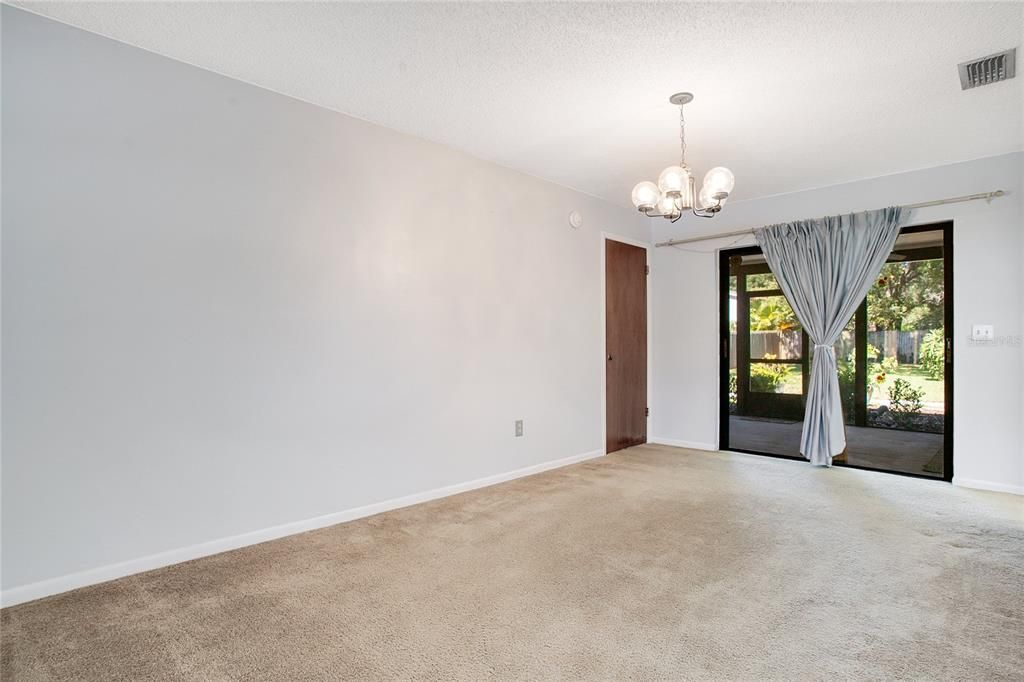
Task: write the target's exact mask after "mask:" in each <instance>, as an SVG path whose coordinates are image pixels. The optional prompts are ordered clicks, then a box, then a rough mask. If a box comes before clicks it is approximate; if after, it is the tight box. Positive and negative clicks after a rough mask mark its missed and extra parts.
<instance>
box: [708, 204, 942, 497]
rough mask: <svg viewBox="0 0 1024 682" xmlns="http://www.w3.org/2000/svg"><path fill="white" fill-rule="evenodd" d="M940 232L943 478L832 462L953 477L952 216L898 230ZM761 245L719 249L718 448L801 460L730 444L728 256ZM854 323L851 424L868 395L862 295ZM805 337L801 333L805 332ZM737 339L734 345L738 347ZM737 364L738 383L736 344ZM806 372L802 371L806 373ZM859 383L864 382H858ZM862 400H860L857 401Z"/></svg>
mask: <svg viewBox="0 0 1024 682" xmlns="http://www.w3.org/2000/svg"><path fill="white" fill-rule="evenodd" d="M938 231H941V232H942V257H943V273H942V276H943V334H944V336H945V350H946V357H945V360H946V367H945V372H944V393H943V399H944V401H945V406H944V409H945V414H944V419H945V423H944V427H943V434H942V438H943V466H942V478H941V479H939V478H937V477H935V476H927V475H925V474H915V473H909V472H904V471H891V470H887V469H876V468H872V467H865V466H859V465H856V464H847V463H842V462H836V463H835V464H834V466H843V467H848V468H850V469H864V470H866V471H881V472H883V473H888V474H896V475H898V476H909V477H912V478H923V479H927V480H929V481H937V480H944V481H947V482H948V481H952V480H953V411H954V405H953V360H954V346H955V338H954V334H953V221H951V220H950V221H942V222H937V223H928V224H924V225H913V226H910V227H904V228H903V229H902V230H900V234H901V235H904V234H913V233H916V232H938ZM761 253H762V251H761V249H760V247H757V246H743V247H739V248H734V249H722V250H720V251H719V252H718V280H719V281H718V287H719V288H718V297H719V311H718V329H719V352H720V358H719V376H718V382H719V391H718V394H719V396H718V397H719V401H718V404H719V407H718V414H719V420H718V448H719V450H729V451H732V452H743V453H747V454H751V455H763V456H765V457H777V458H780V459H792V460H798V461H806V460H805V459H804V458H803V457H802V456H800V454H799V453H797V454H795V455H780V454H777V453H771V452H759V451H756V450H745V449H742V448H734V447H729V416H730V415H729V355H730V347H729V337H730V330H729V276H730V269H731V268H730V261H731V259H732V258H735V257H742V256H751V255H755V254H761ZM739 308H740V306H739V305H738V304H737V317H740V315H739V312H740V311H739ZM855 318H856V325H855V332H854V333H855V334H856V336H857V337H858V338H857V342H856V344H855V347H856V348H857V349H858V350H857V354H856V357H855V366H856V372H857V377H856V384H857V388H856V389H855V390H856V391H857V394H856V396H855V400H854V402H855V404H856V408H855V409H856V413H855V414H854V415H853V418H854V423H855V424H858V425H864V424H865V423H866V410H867V400H866V395H865V394H864V391H865V390H866V385H867V384H866V379H867V376H866V365H867V357H866V348H867V344H866V338H867V300H866V299H865V301H864V302H862V303H861V305H860V306H858V308H857V312H856V313H855ZM739 331H740V324H739V320H737V339H739V336H740V335H739ZM804 335H805V336H806V334H804ZM739 345H740V344H739V342H738V341H737V346H739ZM736 365H737V372H736V374H737V383H738V382H739V376H740V374H742V373H741V372H740V371H739V365H740V357H739V350H738V349H737V357H736ZM806 373H807V372H806V371H805V375H806ZM806 382H807V376H805V377H804V383H805V389H804V390H805V392H806ZM862 384H863V385H862ZM861 403H863V405H862V404H861Z"/></svg>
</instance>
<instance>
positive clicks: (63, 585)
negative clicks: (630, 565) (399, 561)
mask: <svg viewBox="0 0 1024 682" xmlns="http://www.w3.org/2000/svg"><path fill="white" fill-rule="evenodd" d="M602 455H604V450H594V451H592V452H585V453H583V454H582V455H573V456H572V457H563V458H562V459H556V460H552V461H550V462H542V463H540V464H534V465H532V466H528V467H523V468H522V469H516V470H515V471H508V472H506V473H503V474H495V475H494V476H486V477H484V478H478V479H476V480H473V481H467V482H465V483H456V484H454V485H449V486H445V487H443V488H435V489H434V490H428V491H426V492H422V493H414V494H412V495H406V496H405V497H398V498H395V499H391V500H385V501H384V502H377V503H374V504H368V505H366V506H363V507H356V508H354V509H347V510H345V511H340V512H335V513H333V514H325V515H323V516H317V517H314V518H311V519H305V520H303V521H293V522H291V523H284V524H281V525H279V526H271V527H270V528H264V529H262V530H256V531H251V532H249V533H242V534H241V535H233V536H231V537H226V538H220V539H219V540H210V541H209V542H201V543H199V544H197V545H190V546H188V547H181V548H179V549H172V550H169V551H166V552H160V553H158V554H150V555H148V556H143V557H139V558H137V559H129V560H128V561H122V562H119V563H116V564H108V565H106V566H100V567H98V568H90V569H88V570H85V571H80V572H78V573H71V574H69V575H64V576H60V577H58V578H50V579H49V580H40V581H39V582H35V583H29V584H28V585H22V586H20V587H12V588H10V589H7V590H4V591H3V592H0V606H4V607H6V606H14V605H15V604H22V603H24V602H27V601H32V600H34V599H41V598H43V597H49V596H52V595H55V594H60V593H61V592H67V591H69V590H74V589H78V588H79V587H86V586H88V585H95V584H97V583H104V582H107V581H109V580H116V579H117V578H123V577H125V576H129V575H134V574H136V573H143V572H145V571H152V570H153V569H156V568H163V567H164V566H170V565H172V564H178V563H181V562H183V561H191V560H192V559H199V558H201V557H204V556H210V555H211V554H220V553H221V552H227V551H230V550H232V549H238V548H240V547H247V546H249V545H255V544H259V543H261V542H267V541H269V540H276V539H278V538H282V537H285V536H287V535H295V534H296V533H304V532H306V531H309V530H315V529H317V528H325V527H327V526H333V525H336V524H339V523H345V522H346V521H354V520H355V519H361V518H364V517H367V516H373V515H375V514H380V513H382V512H386V511H391V510H392V509H400V508H402V507H409V506H412V505H414V504H420V503H421V502H429V501H431V500H436V499H439V498H442V497H448V496H450V495H456V494H458V493H464V492H467V491H469V490H476V489H477V488H486V487H487V486H491V485H495V484H497V483H503V482H505V481H511V480H513V479H516V478H522V477H524V476H531V475H533V474H539V473H541V472H542V471H548V470H549V469H558V468H560V467H564V466H569V465H570V464H576V463H578V462H582V461H585V460H588V459H593V458H595V457H601V456H602Z"/></svg>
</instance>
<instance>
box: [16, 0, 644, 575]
mask: <svg viewBox="0 0 1024 682" xmlns="http://www.w3.org/2000/svg"><path fill="white" fill-rule="evenodd" d="M2 11H3V112H2V113H3V131H2V132H3V143H4V144H3V180H4V183H3V196H2V199H3V212H2V219H3V263H2V267H3V282H2V284H3V338H2V343H3V346H2V347H3V368H2V369H3V396H2V399H3V407H4V410H3V423H2V426H3V438H2V447H3V459H2V467H3V477H2V516H3V525H2V539H3V558H2V572H3V576H2V586H3V588H4V590H5V593H7V594H10V590H11V589H12V588H19V587H23V586H25V585H27V584H35V583H37V582H38V581H45V580H47V579H52V578H58V577H60V576H67V575H68V574H74V573H77V572H81V571H87V572H88V571H89V570H91V569H95V568H96V567H102V566H108V565H110V564H112V563H115V562H122V561H132V560H135V559H138V558H139V557H144V556H147V555H153V554H156V553H160V552H165V551H168V550H175V549H177V548H183V547H189V546H192V545H195V544H196V543H203V542H207V541H216V540H217V539H219V538H224V537H227V536H234V535H237V534H241V533H247V532H251V531H258V530H260V529H265V528H268V527H272V526H275V525H278V524H286V523H290V522H295V521H300V520H303V519H309V518H312V517H317V516H319V515H324V514H331V513H334V512H339V511H341V510H346V509H351V508H355V507H360V506H362V505H368V504H372V503H377V502H380V501H382V500H388V499H391V498H396V497H400V496H405V495H410V494H414V493H419V492H422V491H427V490H431V489H434V488H438V487H440V486H447V485H451V484H457V483H460V482H464V481H469V480H473V479H477V478H480V477H487V476H491V475H495V474H501V473H503V472H508V471H511V470H516V469H519V468H522V467H528V466H531V465H537V464H539V463H543V462H548V461H551V460H556V459H559V458H564V457H567V456H574V455H582V454H585V453H598V452H603V447H604V443H603V435H602V414H603V404H602V402H601V395H602V386H603V382H604V359H603V354H602V350H603V339H604V336H603V335H604V330H603V327H602V323H601V315H602V306H603V294H602V291H601V288H600V286H601V285H600V270H599V264H600V255H601V246H602V242H601V237H600V233H601V231H608V232H613V233H618V234H622V235H624V236H626V237H631V238H634V239H641V240H644V241H646V240H647V237H648V235H649V233H648V227H647V225H646V224H645V221H644V219H641V218H639V217H638V216H637V215H636V214H635V212H633V211H630V210H627V209H625V208H620V207H615V206H612V205H610V204H607V203H605V202H602V201H599V200H597V199H594V198H591V197H588V196H584V195H581V194H579V193H577V192H574V191H571V190H568V189H565V188H562V187H558V186H555V185H552V184H549V183H546V182H543V181H540V180H537V179H535V178H532V177H528V176H525V175H522V174H519V173H516V172H513V171H510V170H507V169H504V168H500V167H498V166H495V165H492V164H489V163H486V162H483V161H479V160H476V159H473V158H470V157H468V156H465V155H463V154H460V153H457V152H455V151H451V150H449V149H446V148H443V147H440V146H438V145H434V144H431V143H428V142H425V141H422V140H417V139H414V138H410V137H407V136H404V135H401V134H398V133H396V132H393V131H390V130H386V129H383V128H380V127H377V126H374V125H370V124H368V123H364V122H361V121H358V120H355V119H352V118H348V117H346V116H343V115H340V114H337V113H333V112H330V111H326V110H323V109H319V108H316V107H314V106H311V105H308V104H304V103H302V102H299V101H296V100H293V99H289V98H286V97H282V96H280V95H277V94H273V93H271V92H267V91H265V90H261V89H259V88H256V87H252V86H249V85H246V84H243V83H240V82H237V81H233V80H230V79H227V78H224V77H221V76H217V75H215V74H212V73H209V72H205V71H202V70H199V69H196V68H193V67H190V66H187V65H185V64H181V63H178V62H174V61H172V60H169V59H165V58H162V57H159V56H156V55H153V54H150V53H147V52H144V51H141V50H138V49H135V48H132V47H128V46H126V45H123V44H119V43H116V42H113V41H109V40H106V39H103V38H100V37H98V36H95V35H92V34H88V33H85V32H82V31H79V30H77V29H73V28H70V27H67V26H63V25H60V24H56V23H53V22H50V21H48V20H45V19H42V18H39V17H35V16H33V15H29V14H26V13H24V12H22V11H19V10H15V9H12V8H10V7H6V6H5V7H3V10H2ZM571 210H578V211H580V213H582V215H583V217H584V219H585V225H584V227H583V228H582V229H580V230H572V229H571V228H570V227H569V226H568V221H567V216H568V214H569V212H570V211H571ZM519 418H521V419H525V432H526V435H525V437H523V438H518V439H517V438H513V422H514V420H515V419H519ZM187 555H188V553H187V552H186V553H185V554H182V553H178V554H173V553H172V554H171V555H161V556H165V558H167V559H168V560H171V559H174V558H184V557H186V556H187ZM162 561H163V560H162V559H161V560H159V561H156V563H160V562H162ZM152 563H154V562H150V564H146V563H145V562H143V563H134V564H130V565H126V566H122V567H121V568H119V569H117V570H113V571H107V572H105V573H104V572H103V571H99V572H93V573H87V574H85V577H84V578H82V580H84V581H86V582H88V581H89V580H90V579H91V578H90V576H91V577H92V578H97V577H104V576H107V577H109V576H111V575H114V574H116V573H117V572H118V571H120V572H128V571H129V570H131V569H132V568H133V567H134V568H139V567H145V566H147V565H151V564H152ZM82 580H79V581H78V582H82ZM74 584H76V583H75V580H71V581H70V582H69V581H64V582H61V581H60V580H57V582H55V583H52V584H51V588H52V586H57V587H60V586H64V587H67V586H73V585H74ZM51 588H46V589H51ZM53 589H55V588H53ZM43 591H45V590H43ZM38 592H39V591H38V590H37V591H36V592H35V593H33V592H32V591H31V590H29V591H28V592H25V591H22V592H20V593H19V594H22V595H27V594H37V593H38Z"/></svg>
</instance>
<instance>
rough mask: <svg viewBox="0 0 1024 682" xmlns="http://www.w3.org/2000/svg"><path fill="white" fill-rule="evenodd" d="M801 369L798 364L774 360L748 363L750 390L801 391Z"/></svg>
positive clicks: (793, 392)
mask: <svg viewBox="0 0 1024 682" xmlns="http://www.w3.org/2000/svg"><path fill="white" fill-rule="evenodd" d="M803 385H804V382H803V371H802V369H801V367H800V365H790V364H781V363H774V362H752V363H750V391H751V392H752V393H786V394H791V395H800V394H802V393H803Z"/></svg>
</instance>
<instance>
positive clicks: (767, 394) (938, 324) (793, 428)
mask: <svg viewBox="0 0 1024 682" xmlns="http://www.w3.org/2000/svg"><path fill="white" fill-rule="evenodd" d="M951 246H952V224H951V223H943V224H938V225H928V226H922V227H914V228H905V229H904V230H903V231H902V232H901V234H900V237H899V239H898V240H897V242H896V246H895V248H894V249H893V252H892V254H891V255H890V256H889V259H888V262H887V263H886V264H885V266H884V267H883V269H882V272H881V273H880V274H879V276H878V278H877V279H876V281H875V283H874V285H873V286H872V288H871V290H870V292H869V293H868V296H867V298H866V299H865V300H864V301H863V303H862V304H861V305H860V307H859V308H858V310H857V312H856V314H855V315H854V316H853V317H852V318H851V319H850V321H849V323H848V324H847V326H846V329H845V330H844V332H843V334H842V336H841V338H840V339H839V341H838V342H837V343H836V346H835V351H836V358H837V363H838V366H839V385H840V392H841V395H842V401H843V414H844V417H845V421H846V423H847V432H846V438H847V449H846V452H844V453H843V454H842V455H840V456H839V457H837V458H835V460H834V462H835V463H836V464H839V465H847V466H854V467H861V468H868V469H878V470H882V471H890V472H894V473H902V474H908V475H914V476H923V477H930V478H939V479H944V480H950V479H951V478H952V400H951V398H952V372H951V367H952V338H951V331H952V326H951V325H952V270H951V267H952V251H951ZM720 267H721V297H722V306H721V313H720V314H721V321H720V330H721V343H722V366H721V368H722V376H721V379H722V396H721V423H720V447H721V448H722V449H728V450H739V451H743V452H753V453H757V454H767V455H774V456H780V457H800V433H801V430H802V428H803V423H802V420H803V412H804V407H805V405H806V395H807V380H808V376H809V372H810V362H811V359H812V352H813V351H812V347H811V344H809V343H808V337H807V335H806V334H805V333H804V332H803V330H802V329H801V328H800V323H799V321H798V320H797V319H796V316H795V315H794V314H793V310H792V308H790V306H789V304H788V303H787V302H786V299H785V297H784V296H783V295H782V292H781V291H779V289H778V284H777V282H776V281H775V278H774V277H773V276H772V274H771V271H770V269H769V268H768V266H767V263H766V262H765V260H764V256H763V255H762V254H761V251H760V249H758V248H757V247H746V248H741V249H732V250H728V251H723V252H722V253H721V259H720Z"/></svg>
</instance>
